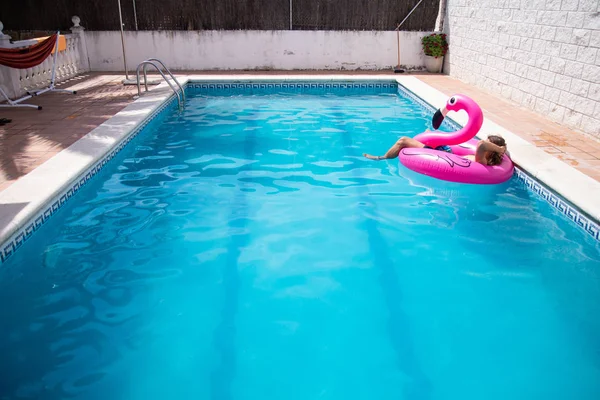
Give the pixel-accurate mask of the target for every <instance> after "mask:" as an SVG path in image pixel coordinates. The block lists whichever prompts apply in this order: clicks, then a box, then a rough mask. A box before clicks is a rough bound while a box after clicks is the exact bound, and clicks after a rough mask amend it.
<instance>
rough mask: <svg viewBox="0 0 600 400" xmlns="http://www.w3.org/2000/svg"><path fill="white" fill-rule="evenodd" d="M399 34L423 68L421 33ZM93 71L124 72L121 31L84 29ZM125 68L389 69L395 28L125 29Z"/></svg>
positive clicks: (406, 59) (404, 50)
mask: <svg viewBox="0 0 600 400" xmlns="http://www.w3.org/2000/svg"><path fill="white" fill-rule="evenodd" d="M425 34H426V33H425V32H401V33H400V48H401V54H400V62H401V64H402V65H403V66H406V67H409V68H422V67H423V65H424V64H423V54H422V50H421V42H420V40H421V37H422V36H424V35H425ZM86 40H87V46H88V54H89V57H90V67H91V69H92V71H122V70H123V55H122V49H121V36H120V32H112V31H88V32H86ZM125 46H126V49H127V63H128V68H129V70H134V69H135V67H136V66H137V64H138V63H139V62H141V61H143V60H144V59H146V58H149V57H156V58H159V59H161V60H163V61H164V62H165V63H166V64H167V66H168V67H169V68H172V69H174V70H210V69H223V70H227V69H238V70H239V69H288V70H292V69H349V70H354V69H389V68H392V67H393V66H395V65H396V64H397V41H396V32H373V31H154V32H151V31H139V32H125Z"/></svg>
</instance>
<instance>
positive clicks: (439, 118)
mask: <svg viewBox="0 0 600 400" xmlns="http://www.w3.org/2000/svg"><path fill="white" fill-rule="evenodd" d="M446 114H448V109H446V107H445V106H444V107H442V108H438V110H437V111H436V112H435V114H433V118H432V119H431V125H433V129H438V128H439V127H440V126H441V125H442V122H444V118H445V117H446Z"/></svg>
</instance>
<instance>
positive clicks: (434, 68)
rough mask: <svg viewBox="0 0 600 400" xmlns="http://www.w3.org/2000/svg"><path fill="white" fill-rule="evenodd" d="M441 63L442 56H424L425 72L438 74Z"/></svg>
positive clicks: (440, 70)
mask: <svg viewBox="0 0 600 400" xmlns="http://www.w3.org/2000/svg"><path fill="white" fill-rule="evenodd" d="M442 65H444V57H437V58H435V57H431V56H425V69H427V72H433V73H435V74H439V73H440V72H442Z"/></svg>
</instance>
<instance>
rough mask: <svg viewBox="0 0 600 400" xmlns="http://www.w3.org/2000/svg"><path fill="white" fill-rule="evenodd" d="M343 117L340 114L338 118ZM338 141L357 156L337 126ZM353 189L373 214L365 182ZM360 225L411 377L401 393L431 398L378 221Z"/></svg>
mask: <svg viewBox="0 0 600 400" xmlns="http://www.w3.org/2000/svg"><path fill="white" fill-rule="evenodd" d="M342 117H343V116H342V115H340V118H342ZM340 129H343V130H344V132H341V133H340V135H341V138H342V143H343V146H344V150H345V153H346V156H350V157H357V156H360V154H358V153H357V151H356V149H355V148H354V147H352V136H351V133H350V132H348V131H347V130H345V129H344V127H343V126H341V127H340ZM352 171H353V173H354V174H355V179H356V181H357V182H358V181H363V182H364V181H365V179H364V178H363V177H362V176H360V174H359V173H358V172H357V170H356V169H352ZM356 190H357V192H358V195H359V197H360V200H361V204H363V205H364V206H363V207H366V208H368V209H369V210H370V212H371V213H373V214H377V204H376V203H375V202H374V201H373V200H372V196H369V193H368V189H367V187H366V184H363V185H357V186H356ZM360 226H361V228H362V229H364V231H365V232H366V233H367V235H368V244H369V249H370V253H371V254H372V255H373V257H374V264H375V267H376V268H378V269H379V270H380V274H379V284H380V286H381V290H382V292H383V297H384V299H385V303H386V305H387V308H388V311H389V320H388V333H389V337H390V342H391V344H392V346H393V348H394V351H395V353H396V364H397V366H398V368H399V369H400V370H401V371H402V372H404V373H405V374H406V376H408V377H410V378H411V381H410V382H407V383H406V384H405V386H404V387H403V392H404V396H402V397H403V398H407V399H423V400H424V399H429V398H431V383H430V381H429V379H428V378H427V376H426V375H425V373H424V371H423V370H422V369H421V366H420V365H419V360H418V359H417V356H416V355H415V353H414V345H413V341H412V339H411V332H410V324H409V321H408V316H407V315H406V313H405V312H404V310H403V309H402V288H401V286H400V284H399V282H398V276H397V274H396V271H395V265H394V262H393V261H392V259H391V257H390V247H389V246H388V244H387V243H386V241H385V239H384V238H383V236H382V235H381V232H380V230H379V226H378V223H377V222H376V220H375V219H374V218H370V217H368V216H364V217H363V221H362V222H361V225H360Z"/></svg>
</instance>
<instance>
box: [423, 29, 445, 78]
mask: <svg viewBox="0 0 600 400" xmlns="http://www.w3.org/2000/svg"><path fill="white" fill-rule="evenodd" d="M421 44H422V45H423V52H424V53H425V68H426V69H427V71H429V72H435V73H439V72H441V71H442V64H443V63H444V56H445V55H446V53H447V52H448V42H447V41H446V34H444V33H432V34H430V35H427V36H423V38H422V39H421Z"/></svg>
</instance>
